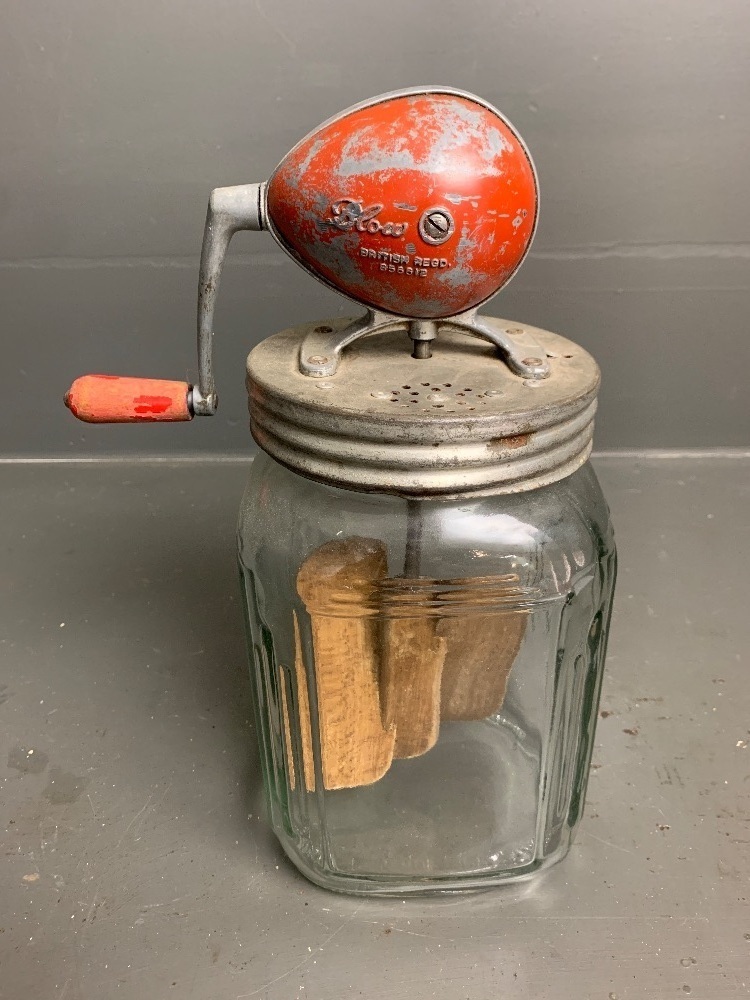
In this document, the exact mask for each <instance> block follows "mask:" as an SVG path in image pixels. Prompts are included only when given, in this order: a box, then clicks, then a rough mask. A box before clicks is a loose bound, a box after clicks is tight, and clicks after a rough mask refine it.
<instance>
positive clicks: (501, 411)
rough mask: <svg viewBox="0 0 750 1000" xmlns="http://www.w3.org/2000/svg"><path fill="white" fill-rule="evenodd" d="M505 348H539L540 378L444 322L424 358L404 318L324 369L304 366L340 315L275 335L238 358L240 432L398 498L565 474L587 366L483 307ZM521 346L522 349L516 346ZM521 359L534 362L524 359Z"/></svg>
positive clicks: (584, 415)
mask: <svg viewBox="0 0 750 1000" xmlns="http://www.w3.org/2000/svg"><path fill="white" fill-rule="evenodd" d="M482 322H483V324H484V325H485V327H486V328H487V330H486V333H487V334H490V335H491V334H493V333H494V334H496V335H497V337H498V338H507V337H508V336H509V337H510V338H511V339H512V342H513V344H514V346H515V350H514V353H518V354H520V355H523V354H525V353H528V352H529V351H533V352H534V353H535V354H540V353H543V354H544V355H545V357H544V359H543V360H544V362H545V364H546V363H548V364H549V371H550V373H549V376H548V377H546V378H536V379H534V378H525V377H523V374H514V373H513V371H511V369H510V368H509V366H508V364H507V363H506V361H505V360H503V358H502V357H500V356H499V354H498V350H497V347H496V346H495V345H493V344H492V343H488V342H487V341H486V340H484V339H480V338H479V337H477V336H476V335H473V334H472V333H470V332H463V331H461V330H458V329H446V330H444V331H443V332H441V333H440V336H439V337H438V338H437V339H436V340H434V341H433V345H432V356H431V357H429V358H414V357H412V356H410V354H409V349H410V347H411V346H412V345H411V342H410V340H409V337H408V335H407V330H406V327H405V326H404V325H401V328H398V326H397V327H396V328H395V329H391V330H389V331H388V332H381V333H376V334H372V335H369V336H364V337H360V339H357V340H356V341H354V342H353V343H351V344H350V345H349V346H348V347H347V349H346V350H345V351H344V352H343V353H342V354H341V356H340V359H337V362H336V370H335V372H334V374H332V375H328V376H325V377H317V378H315V377H310V374H309V373H308V374H303V372H302V371H301V370H300V366H301V364H303V363H304V362H305V361H307V362H309V361H311V360H312V361H313V363H318V364H319V365H320V366H321V367H322V366H323V365H324V364H325V363H326V362H327V361H328V358H325V357H323V358H320V357H318V358H317V359H316V358H315V357H313V359H310V358H309V356H307V355H308V354H309V349H310V348H309V344H310V343H311V342H314V341H315V338H316V337H317V338H318V339H319V338H320V337H321V336H329V337H332V338H334V339H335V338H337V337H338V338H339V340H340V339H341V335H342V332H343V331H345V330H346V329H347V328H350V327H352V320H351V319H336V320H328V321H325V322H324V323H320V322H318V323H310V324H304V325H301V326H297V327H294V328H291V329H288V330H284V331H283V332H281V333H277V334H275V335H274V336H272V337H269V338H268V339H267V340H264V341H263V342H262V343H261V344H259V345H258V346H257V347H256V348H255V349H254V350H253V351H252V353H251V354H250V356H249V358H248V361H247V387H248V395H249V408H250V429H251V431H252V434H253V437H254V438H255V440H256V441H257V443H258V444H259V445H260V447H261V448H263V450H264V451H266V452H267V453H268V454H269V455H271V456H272V457H273V458H275V459H276V460H277V461H279V462H281V463H282V464H283V465H286V466H288V467H289V468H291V469H293V470H295V471H296V472H299V473H301V474H302V475H304V476H307V477H309V478H312V479H317V480H320V481H322V482H326V483H330V484H332V485H335V486H341V487H344V488H346V489H354V490H362V491H366V492H381V493H393V494H400V495H406V496H439V495H464V494H472V493H511V492H519V491H522V490H530V489H535V488H537V487H539V486H543V485H546V484H548V483H552V482H555V481H557V480H559V479H563V478H564V477H566V476H568V475H570V474H571V473H572V472H574V471H575V470H576V469H577V468H578V467H579V466H580V465H582V464H583V463H584V462H585V461H586V459H587V457H588V455H589V453H590V451H591V441H592V435H593V427H594V413H595V410H596V395H597V391H598V387H599V369H598V366H597V364H596V362H595V361H594V359H593V358H592V357H591V355H590V354H588V353H587V352H586V351H584V350H583V349H582V348H581V347H579V346H578V345H576V344H574V343H572V342H571V341H569V340H566V339H565V338H563V337H560V336H558V335H557V334H554V333H550V332H548V331H544V330H539V329H536V328H533V327H528V326H521V325H519V324H514V323H509V322H507V321H504V320H499V319H490V318H489V317H482ZM525 344H529V345H533V346H530V347H529V348H528V350H525V349H524V345H525ZM525 360H526V361H527V362H529V363H531V362H535V361H537V360H539V361H541V360H542V359H538V358H535V357H529V358H526V359H525Z"/></svg>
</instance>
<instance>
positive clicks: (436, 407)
mask: <svg viewBox="0 0 750 1000" xmlns="http://www.w3.org/2000/svg"><path fill="white" fill-rule="evenodd" d="M432 408H433V410H442V409H444V408H445V403H435V404H434V405H433V407H432Z"/></svg>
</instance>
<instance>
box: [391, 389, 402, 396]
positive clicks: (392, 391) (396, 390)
mask: <svg viewBox="0 0 750 1000" xmlns="http://www.w3.org/2000/svg"><path fill="white" fill-rule="evenodd" d="M391 394H392V395H394V396H400V395H401V390H400V389H391Z"/></svg>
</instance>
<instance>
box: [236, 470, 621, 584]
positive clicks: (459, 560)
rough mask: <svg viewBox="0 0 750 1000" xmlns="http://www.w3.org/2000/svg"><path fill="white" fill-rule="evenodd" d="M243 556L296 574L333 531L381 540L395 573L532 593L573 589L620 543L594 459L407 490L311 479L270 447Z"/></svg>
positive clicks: (248, 511) (255, 484) (245, 529)
mask: <svg viewBox="0 0 750 1000" xmlns="http://www.w3.org/2000/svg"><path fill="white" fill-rule="evenodd" d="M239 536H240V553H241V558H242V560H243V562H244V563H245V565H246V566H248V567H249V568H251V567H252V566H253V564H254V563H256V562H257V561H260V563H262V564H265V565H266V566H269V567H270V565H271V564H273V566H274V572H275V573H276V574H278V573H279V572H282V573H283V572H284V570H286V574H287V575H288V576H295V575H296V572H297V570H298V568H299V566H300V564H301V562H303V561H304V560H305V559H306V558H307V556H309V555H310V554H311V553H313V552H314V551H315V550H317V549H318V548H319V547H320V546H323V545H326V544H327V543H330V542H335V541H346V540H348V539H361V540H367V541H371V542H377V543H378V544H379V545H380V546H382V547H384V549H385V551H386V553H387V563H388V572H389V574H390V575H391V576H394V577H409V576H419V577H429V578H432V579H438V580H439V579H451V580H454V579H457V578H458V579H462V578H469V577H470V578H472V579H475V578H485V577H487V578H490V577H491V578H497V579H499V578H502V579H506V580H508V581H513V582H514V583H515V584H516V585H517V587H518V588H519V591H521V592H528V594H529V596H533V597H535V598H536V599H543V598H545V597H555V596H560V595H563V594H566V593H569V592H570V591H571V590H575V589H576V581H577V580H579V579H582V578H586V577H587V576H588V575H590V573H591V571H592V569H594V568H595V567H597V565H598V564H600V563H601V561H602V559H603V558H605V557H606V556H608V555H609V553H611V552H612V551H613V550H614V540H613V535H612V528H611V524H610V520H609V511H608V508H607V504H606V501H605V499H604V497H603V494H602V491H601V488H600V486H599V483H598V480H597V478H596V474H595V472H594V470H593V468H592V467H591V465H590V464H589V463H587V464H586V465H585V466H584V467H583V468H581V469H579V470H578V471H577V472H576V473H574V474H573V475H572V476H569V477H568V478H567V479H565V480H562V481H561V482H559V483H554V484H552V485H551V486H547V487H543V488H541V489H537V490H531V491H528V492H521V493H517V494H497V495H494V496H488V497H476V498H466V499H458V500H456V499H453V500H436V499H424V500H406V499H404V498H402V497H396V496H389V495H382V494H367V493H358V492H354V491H350V490H342V489H337V488H335V487H332V486H327V485H325V484H321V483H317V482H314V481H312V480H308V479H305V478H303V477H301V476H299V475H297V474H296V473H293V472H290V471H289V470H287V469H285V468H284V467H282V466H281V465H279V464H278V463H277V462H275V461H274V460H273V459H271V458H269V457H268V456H266V455H261V456H259V457H258V458H257V459H256V460H255V462H254V463H253V469H252V472H251V475H250V481H249V483H248V487H247V491H246V493H245V497H244V500H243V504H242V508H241V512H240V524H239Z"/></svg>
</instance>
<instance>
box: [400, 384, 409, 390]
mask: <svg viewBox="0 0 750 1000" xmlns="http://www.w3.org/2000/svg"><path fill="white" fill-rule="evenodd" d="M401 388H402V389H411V386H410V385H402V386H401Z"/></svg>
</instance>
